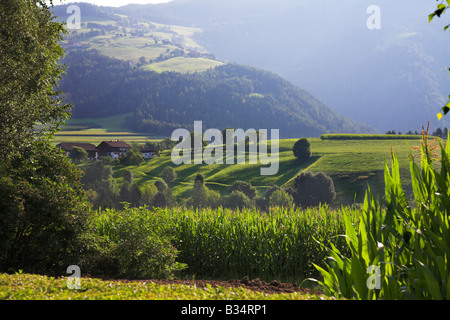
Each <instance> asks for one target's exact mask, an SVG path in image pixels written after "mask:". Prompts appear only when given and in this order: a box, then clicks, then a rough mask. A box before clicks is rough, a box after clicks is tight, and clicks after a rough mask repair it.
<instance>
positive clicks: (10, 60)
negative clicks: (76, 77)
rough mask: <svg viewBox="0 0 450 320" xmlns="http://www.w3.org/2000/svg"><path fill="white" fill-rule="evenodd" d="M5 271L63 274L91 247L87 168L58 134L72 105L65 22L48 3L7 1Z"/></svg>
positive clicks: (0, 169) (0, 130)
mask: <svg viewBox="0 0 450 320" xmlns="http://www.w3.org/2000/svg"><path fill="white" fill-rule="evenodd" d="M0 21H1V23H0V56H1V59H0V119H1V121H0V238H1V241H0V270H2V271H11V270H18V269H23V270H24V271H31V272H46V273H59V272H61V270H62V269H63V268H67V266H68V265H70V264H73V262H74V261H76V259H77V257H79V256H80V254H81V253H82V250H83V245H82V244H83V242H82V240H81V238H80V235H81V233H82V231H83V230H84V227H85V221H86V215H87V212H88V203H87V202H86V201H85V196H84V192H83V189H82V187H81V184H80V172H79V171H78V170H77V169H76V167H75V166H74V165H73V164H72V163H71V162H70V160H69V159H67V157H66V156H65V155H63V154H62V153H61V151H60V150H57V149H55V148H54V147H52V146H51V144H50V138H51V137H52V135H53V133H54V132H55V131H56V130H57V128H58V127H59V125H60V124H61V122H62V121H64V120H65V119H67V118H68V116H69V113H68V111H69V110H70V107H69V106H68V105H65V104H62V103H61V101H59V100H58V99H57V97H58V93H59V92H58V89H57V82H58V79H59V78H60V76H61V74H62V72H63V68H62V66H61V65H60V64H58V61H59V60H60V58H61V57H62V54H63V50H62V48H61V47H60V45H59V41H60V40H61V39H62V33H63V25H62V24H60V23H58V22H55V21H53V19H52V18H51V14H50V11H49V8H48V7H47V5H46V4H45V3H44V2H43V1H28V0H5V1H1V3H0Z"/></svg>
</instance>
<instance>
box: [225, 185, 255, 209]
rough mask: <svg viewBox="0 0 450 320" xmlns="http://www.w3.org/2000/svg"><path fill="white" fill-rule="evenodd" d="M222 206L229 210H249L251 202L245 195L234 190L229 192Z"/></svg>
mask: <svg viewBox="0 0 450 320" xmlns="http://www.w3.org/2000/svg"><path fill="white" fill-rule="evenodd" d="M224 206H225V207H226V208H230V209H242V208H250V207H251V206H252V202H251V200H250V198H249V197H247V196H246V195H245V193H243V192H242V191H237V190H236V191H233V192H231V193H230V194H229V195H228V196H227V197H226V198H225V201H224Z"/></svg>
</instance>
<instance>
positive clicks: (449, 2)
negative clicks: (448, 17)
mask: <svg viewBox="0 0 450 320" xmlns="http://www.w3.org/2000/svg"><path fill="white" fill-rule="evenodd" d="M436 1H439V0H436ZM445 2H446V4H445ZM449 8H450V0H445V1H444V0H441V3H440V4H438V5H437V10H436V11H434V12H433V13H431V14H430V15H428V19H429V22H431V21H432V20H433V18H434V17H436V16H437V17H438V18H440V17H441V16H442V15H443V14H444V13H445V11H447V10H448V9H449ZM449 27H450V24H448V25H446V26H445V27H444V31H447V29H449ZM448 70H449V73H450V68H449V69H448ZM448 99H449V102H447V104H446V105H445V106H443V107H442V112H440V113H438V114H437V117H438V119H439V120H440V119H441V118H442V117H443V116H444V115H446V114H447V113H449V111H450V95H449V96H448Z"/></svg>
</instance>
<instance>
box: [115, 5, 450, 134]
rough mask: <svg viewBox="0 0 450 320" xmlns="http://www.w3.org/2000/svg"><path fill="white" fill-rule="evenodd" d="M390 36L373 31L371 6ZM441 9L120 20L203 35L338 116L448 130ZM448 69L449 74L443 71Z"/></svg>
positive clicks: (295, 9)
mask: <svg viewBox="0 0 450 320" xmlns="http://www.w3.org/2000/svg"><path fill="white" fill-rule="evenodd" d="M373 4H376V5H378V6H379V8H380V9H381V16H380V17H381V29H379V30H370V29H369V28H367V26H366V22H367V20H368V19H369V18H370V15H371V13H368V12H367V9H368V7H369V6H370V5H373ZM435 7H436V2H435V1H429V2H426V1H422V0H408V1H407V0H398V1H391V0H378V1H376V2H374V1H371V0H346V1H339V2H338V1H332V0H324V1H314V0H277V1H273V0H175V1H173V2H170V3H167V4H159V5H127V6H123V7H120V8H115V9H114V12H116V13H120V14H126V15H129V16H133V17H136V18H145V19H151V20H152V21H155V22H159V23H170V24H181V25H185V26H192V27H193V26H195V27H199V28H201V29H202V32H201V33H198V34H197V35H196V37H195V39H196V41H197V42H198V43H200V44H201V45H202V46H203V47H205V48H206V49H207V50H208V51H211V52H214V54H215V55H216V56H217V57H218V58H219V59H222V60H225V61H231V62H234V63H238V64H244V65H250V66H254V67H257V68H263V69H265V70H269V71H272V72H274V73H276V74H278V75H280V76H282V77H284V78H286V79H287V80H289V81H291V82H292V83H293V84H295V85H297V86H299V87H301V88H303V89H305V90H307V91H308V92H311V93H312V94H313V95H314V96H316V97H318V98H319V99H320V100H321V101H323V102H324V103H325V104H326V105H328V106H330V108H332V109H333V110H335V111H337V112H338V113H340V114H342V115H344V116H348V117H351V118H353V119H355V120H357V121H362V122H365V123H367V124H369V125H371V126H373V127H376V128H377V129H378V130H379V131H381V132H385V131H387V130H393V129H394V130H396V131H403V132H405V131H407V130H412V131H415V130H420V129H421V128H422V126H425V125H426V123H427V121H430V123H431V126H432V127H437V126H448V125H449V122H448V119H446V118H444V119H443V120H441V122H438V121H437V118H436V114H437V112H439V111H440V108H441V107H442V105H443V104H444V103H445V102H446V101H448V99H447V96H448V94H449V93H450V77H449V74H448V67H449V63H450V62H449V58H448V52H449V51H450V41H449V37H450V35H449V34H448V32H447V33H445V32H444V31H443V25H444V23H445V21H440V19H435V20H433V22H432V23H429V22H428V14H429V13H431V12H433V11H434V10H435ZM443 70H444V71H443Z"/></svg>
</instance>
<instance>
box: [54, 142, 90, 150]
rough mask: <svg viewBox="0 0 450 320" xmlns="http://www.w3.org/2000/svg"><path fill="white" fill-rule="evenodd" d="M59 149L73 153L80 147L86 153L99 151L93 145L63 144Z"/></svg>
mask: <svg viewBox="0 0 450 320" xmlns="http://www.w3.org/2000/svg"><path fill="white" fill-rule="evenodd" d="M57 147H59V148H61V149H63V150H64V151H72V149H73V147H79V148H82V149H84V150H86V151H97V147H96V146H94V145H93V144H91V143H77V142H61V143H60V144H58V145H57Z"/></svg>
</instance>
